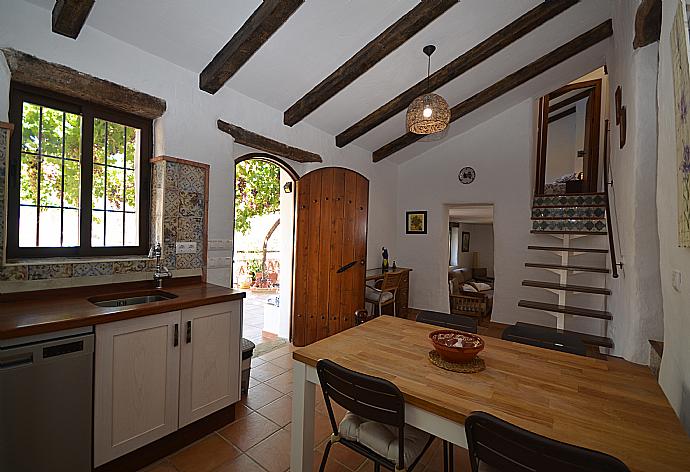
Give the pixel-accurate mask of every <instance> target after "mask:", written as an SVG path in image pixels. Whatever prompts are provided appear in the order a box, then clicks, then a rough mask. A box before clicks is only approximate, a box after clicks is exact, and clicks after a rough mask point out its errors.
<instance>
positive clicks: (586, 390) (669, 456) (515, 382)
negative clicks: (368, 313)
mask: <svg viewBox="0 0 690 472" xmlns="http://www.w3.org/2000/svg"><path fill="white" fill-rule="evenodd" d="M435 329H438V328H436V327H434V326H431V325H427V324H424V323H417V322H415V321H410V320H406V319H401V318H393V317H390V316H381V317H379V318H376V319H374V320H372V321H369V322H367V323H365V324H363V325H360V326H357V327H354V328H351V329H349V330H347V331H343V332H341V333H338V334H336V335H334V336H331V337H329V338H326V339H323V340H321V341H318V342H316V343H314V344H311V345H309V346H306V347H304V348H300V349H297V350H295V351H294V352H293V364H294V371H293V380H294V393H293V400H292V451H291V453H292V456H291V469H290V470H294V471H311V470H312V465H313V464H312V461H313V458H314V453H313V450H314V411H315V403H314V402H315V391H316V389H315V386H316V385H318V383H319V380H318V376H317V374H316V368H315V366H316V363H317V362H318V360H319V359H331V360H332V361H334V362H337V363H338V364H341V365H343V366H344V367H347V368H349V369H352V370H356V371H359V372H363V373H365V374H369V375H374V376H377V377H381V378H384V379H388V380H390V381H391V382H393V383H394V384H395V385H396V386H397V387H398V388H399V389H400V390H401V391H402V393H403V396H404V397H405V402H406V407H405V419H406V421H407V423H408V424H410V425H412V426H415V427H417V428H419V429H422V430H424V431H427V432H429V433H431V434H433V435H435V436H437V437H439V438H441V439H445V440H447V441H450V442H452V443H454V444H456V445H458V446H461V447H467V442H466V438H465V431H464V427H463V424H464V421H465V418H467V416H468V415H469V414H470V413H471V412H473V411H485V412H488V413H491V414H493V415H496V416H498V417H499V418H502V419H504V420H506V421H509V422H510V423H513V424H515V425H517V426H520V427H522V428H525V429H528V430H530V431H533V432H535V433H538V434H542V435H544V436H547V437H550V438H553V439H556V440H559V441H563V442H566V443H570V444H575V445H577V446H582V447H586V448H590V449H594V450H597V451H601V452H605V453H607V454H611V455H613V456H615V457H617V458H619V459H620V460H622V461H623V462H625V464H626V465H627V466H628V467H629V468H630V470H632V471H639V472H681V471H682V472H688V471H690V438H688V436H687V434H686V433H685V431H684V430H683V427H682V426H681V423H680V421H679V420H678V417H677V416H676V414H675V412H674V411H673V409H672V408H671V405H670V404H669V402H668V400H667V399H666V397H665V396H664V394H663V392H662V390H661V388H660V387H659V385H658V383H657V382H656V379H655V378H654V376H653V375H652V374H651V372H650V371H649V369H648V368H647V367H645V366H640V365H636V364H632V363H629V362H626V361H623V360H621V359H616V358H609V359H608V360H602V359H594V358H590V357H582V356H576V355H573V354H567V353H563V352H557V351H551V350H546V349H542V348H538V347H532V346H526V345H522V344H517V343H512V342H509V341H503V340H501V339H496V338H491V337H487V336H484V337H483V339H484V343H485V348H484V350H483V351H482V352H481V353H480V357H481V358H482V359H483V360H484V362H485V364H486V369H485V370H483V371H481V372H479V373H475V374H463V373H455V372H450V371H446V370H443V369H440V368H439V367H436V366H435V365H433V364H431V362H430V361H429V358H428V356H429V351H430V350H431V348H432V346H431V343H430V341H429V338H428V336H429V333H430V332H432V331H434V330H435Z"/></svg>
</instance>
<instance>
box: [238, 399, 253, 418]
mask: <svg viewBox="0 0 690 472" xmlns="http://www.w3.org/2000/svg"><path fill="white" fill-rule="evenodd" d="M252 411H253V410H252V409H251V408H249V407H248V406H247V405H245V404H243V403H242V402H240V403H236V404H235V421H237V420H239V419H240V418H244V417H245V416H247V415H249V414H250V413H251V412H252Z"/></svg>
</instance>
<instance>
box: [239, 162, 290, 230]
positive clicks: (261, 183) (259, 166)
mask: <svg viewBox="0 0 690 472" xmlns="http://www.w3.org/2000/svg"><path fill="white" fill-rule="evenodd" d="M279 209H280V168H279V167H278V166H277V165H275V164H272V163H270V162H264V161H260V160H257V159H250V160H247V161H243V162H240V163H239V164H237V166H235V231H237V232H240V233H242V234H247V232H249V231H250V230H251V221H250V220H251V218H252V217H254V216H261V215H268V214H270V213H275V212H277V211H278V210H279Z"/></svg>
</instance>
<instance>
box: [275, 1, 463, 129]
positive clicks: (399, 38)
mask: <svg viewBox="0 0 690 472" xmlns="http://www.w3.org/2000/svg"><path fill="white" fill-rule="evenodd" d="M456 3H458V0H422V1H420V2H419V4H418V5H417V6H416V7H414V8H413V9H412V10H410V11H409V12H407V13H406V14H405V15H404V16H403V17H401V18H400V19H399V20H398V21H396V22H395V23H393V24H392V25H390V26H389V27H388V28H386V30H385V31H383V32H382V33H381V34H379V35H378V36H377V37H376V38H374V39H373V40H371V41H370V42H369V44H367V45H366V46H364V47H363V48H362V49H360V50H359V51H358V52H357V53H356V54H355V55H354V56H352V57H351V58H350V59H348V60H347V61H346V62H345V63H344V64H343V65H341V66H340V67H338V68H337V69H336V70H335V71H334V72H333V73H332V74H331V75H329V76H328V77H326V78H325V79H323V80H322V81H321V83H319V84H318V85H317V86H316V87H314V88H313V89H311V90H310V91H309V92H307V94H306V95H304V96H303V97H302V98H300V99H299V100H298V101H297V102H295V103H294V104H293V105H292V106H291V107H290V108H288V109H287V110H286V111H285V114H284V115H283V123H285V124H286V125H288V126H293V125H295V124H297V123H299V122H300V121H302V120H303V119H304V118H305V117H306V116H307V115H309V114H310V113H311V112H313V111H314V110H316V109H317V108H318V107H320V106H321V105H323V104H324V103H325V102H326V101H328V100H329V99H331V98H332V97H333V96H334V95H335V94H337V93H338V92H340V91H341V90H343V89H344V88H345V87H347V86H348V85H350V84H351V83H352V82H354V81H355V79H357V78H358V77H359V76H361V75H362V74H364V73H365V72H366V71H368V70H369V69H371V68H372V67H374V65H376V64H377V63H378V62H379V61H380V60H382V59H383V58H385V57H386V56H388V54H390V53H391V52H393V51H395V50H396V49H397V48H398V47H399V46H401V45H402V44H403V43H405V42H406V41H407V40H408V39H410V38H411V37H412V36H414V35H415V34H417V33H418V32H419V31H421V30H422V29H423V28H424V27H425V26H427V25H428V24H429V23H431V22H432V21H434V20H435V19H436V18H438V17H439V16H441V15H442V14H443V13H445V12H446V11H447V10H448V9H449V8H450V7H452V6H453V5H455V4H456Z"/></svg>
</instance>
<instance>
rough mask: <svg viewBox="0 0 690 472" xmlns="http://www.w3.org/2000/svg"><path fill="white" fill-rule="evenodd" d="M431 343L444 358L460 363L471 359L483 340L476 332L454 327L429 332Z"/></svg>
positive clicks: (479, 349)
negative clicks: (459, 329)
mask: <svg viewBox="0 0 690 472" xmlns="http://www.w3.org/2000/svg"><path fill="white" fill-rule="evenodd" d="M429 339H430V340H431V344H433V345H434V349H435V350H436V352H438V354H439V356H441V357H442V358H443V359H444V360H446V361H448V362H453V363H462V362H467V361H469V360H472V359H473V358H474V357H475V356H476V355H477V354H479V352H481V350H482V349H484V341H483V340H482V338H480V337H479V336H477V335H476V334H470V333H465V332H463V331H457V330H455V329H439V330H436V331H433V332H432V333H430V334H429Z"/></svg>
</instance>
